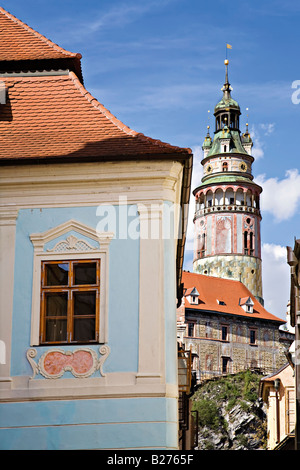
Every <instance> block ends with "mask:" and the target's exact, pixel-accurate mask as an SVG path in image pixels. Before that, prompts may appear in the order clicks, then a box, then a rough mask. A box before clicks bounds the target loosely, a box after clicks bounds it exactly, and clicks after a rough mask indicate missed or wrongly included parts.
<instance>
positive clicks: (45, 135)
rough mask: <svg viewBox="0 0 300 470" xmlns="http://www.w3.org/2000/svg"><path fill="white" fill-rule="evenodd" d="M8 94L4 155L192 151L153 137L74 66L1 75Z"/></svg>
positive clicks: (0, 149)
mask: <svg viewBox="0 0 300 470" xmlns="http://www.w3.org/2000/svg"><path fill="white" fill-rule="evenodd" d="M0 80H3V81H4V82H5V85H6V87H7V89H8V100H7V103H6V104H5V105H0V135H1V139H0V159H1V160H2V161H3V160H7V159H12V160H14V161H15V160H19V159H20V160H24V159H27V158H29V159H43V158H48V157H64V158H68V157H97V158H100V159H101V158H103V159H104V158H108V157H112V158H115V157H120V156H134V157H136V158H138V157H141V156H142V155H150V154H153V157H154V158H155V155H156V156H157V158H159V156H161V155H162V154H164V155H170V156H171V155H174V154H178V155H180V154H181V158H183V157H184V155H185V156H187V155H188V154H189V156H190V154H191V150H190V149H182V148H180V147H174V146H172V145H170V144H165V143H163V142H161V141H159V140H155V139H151V138H150V137H146V136H144V135H143V134H140V133H138V132H136V131H134V130H132V129H130V128H129V127H127V126H126V125H124V124H123V123H122V122H121V121H119V120H118V119H117V118H116V117H114V116H113V115H112V114H111V113H110V112H109V111H108V110H107V109H106V108H105V107H104V106H103V105H102V104H100V103H99V102H98V101H97V100H96V99H95V98H93V97H92V95H91V94H90V93H88V92H87V90H86V89H85V88H84V86H83V85H82V84H81V82H80V81H79V80H78V78H77V77H76V75H75V74H74V73H73V72H70V73H68V74H67V75H55V76H51V75H49V76H26V75H25V76H18V77H15V76H4V75H3V76H2V77H0Z"/></svg>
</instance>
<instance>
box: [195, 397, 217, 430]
mask: <svg viewBox="0 0 300 470" xmlns="http://www.w3.org/2000/svg"><path fill="white" fill-rule="evenodd" d="M193 411H198V416H199V425H200V426H201V427H204V426H207V427H209V428H212V429H217V428H218V427H219V424H220V420H219V414H218V407H217V405H216V403H215V402H214V401H212V400H207V399H200V400H197V401H195V402H194V403H193Z"/></svg>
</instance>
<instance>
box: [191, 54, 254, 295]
mask: <svg viewBox="0 0 300 470" xmlns="http://www.w3.org/2000/svg"><path fill="white" fill-rule="evenodd" d="M225 69H226V73H225V83H224V86H223V88H222V91H223V97H222V99H221V100H220V101H219V102H218V103H217V105H216V106H215V109H214V116H215V132H214V137H213V139H212V138H211V136H210V133H209V126H208V132H207V135H206V137H205V140H204V143H203V147H202V148H203V152H204V157H203V160H202V161H201V164H202V165H203V172H204V173H203V178H202V180H201V184H200V185H199V186H198V187H197V188H196V189H195V190H194V192H193V194H194V196H195V203H196V204H195V216H194V224H195V226H194V234H195V235H194V237H195V238H194V242H195V243H194V262H193V270H194V272H197V273H200V274H206V275H209V276H215V277H222V278H226V279H234V280H240V281H241V282H243V283H244V284H245V285H246V287H248V289H249V290H250V291H251V292H252V294H253V295H254V296H255V297H256V298H257V299H258V300H259V301H260V302H262V303H263V299H262V276H261V238H260V221H261V214H260V194H261V192H262V188H261V187H260V186H258V185H257V184H255V183H254V182H253V175H252V163H253V162H254V158H253V157H252V155H251V150H252V146H253V143H252V139H251V136H250V134H249V131H248V124H246V131H245V132H244V133H243V134H241V132H240V123H239V118H240V115H241V111H240V107H239V104H238V103H237V102H236V101H235V100H234V99H233V98H232V97H231V90H232V88H231V86H230V84H229V81H228V60H225Z"/></svg>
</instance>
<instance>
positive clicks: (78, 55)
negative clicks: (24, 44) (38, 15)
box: [0, 7, 82, 59]
mask: <svg viewBox="0 0 300 470" xmlns="http://www.w3.org/2000/svg"><path fill="white" fill-rule="evenodd" d="M0 13H2V14H3V15H5V16H6V17H7V18H9V19H10V20H12V21H14V22H15V23H17V24H18V25H19V26H21V27H22V28H23V29H25V30H26V31H28V32H29V33H31V34H33V35H34V36H36V37H38V38H39V39H41V40H42V41H43V42H45V43H46V44H47V45H48V46H49V47H51V48H52V49H54V50H55V51H56V52H61V53H62V54H64V55H66V56H69V57H76V58H78V59H81V58H82V55H81V54H80V53H79V52H70V51H67V50H66V49H64V48H62V47H60V46H58V45H57V44H55V43H54V42H53V41H51V40H50V39H48V38H46V37H45V36H43V35H42V34H41V33H39V32H38V31H35V30H34V29H33V28H31V27H30V26H28V25H27V24H26V23H24V22H23V21H21V20H20V19H19V18H17V17H16V16H14V15H12V14H11V13H9V12H8V11H6V10H5V9H4V8H3V7H0Z"/></svg>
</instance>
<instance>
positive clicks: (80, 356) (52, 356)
mask: <svg viewBox="0 0 300 470" xmlns="http://www.w3.org/2000/svg"><path fill="white" fill-rule="evenodd" d="M99 352H100V354H101V356H102V357H100V359H98V356H97V353H96V352H95V351H94V350H92V349H89V348H80V349H77V350H75V351H65V350H62V349H50V350H48V351H46V352H45V353H44V354H43V355H42V356H41V357H40V359H39V361H38V362H37V363H36V362H35V361H34V359H33V358H35V357H36V355H37V350H36V349H35V348H30V349H28V351H27V359H28V361H29V362H30V365H31V367H32V370H33V376H32V377H31V378H32V379H33V378H35V376H36V375H37V374H39V373H40V374H41V375H43V376H44V377H45V378H46V379H58V378H60V377H62V376H63V374H64V373H65V372H66V371H70V372H71V373H72V374H73V376H74V377H77V378H86V377H90V376H91V375H92V374H93V373H94V372H96V371H97V370H99V371H100V375H101V376H102V377H105V374H104V373H103V370H102V366H103V363H104V361H105V360H106V359H107V357H108V355H109V353H110V348H109V346H107V345H103V346H101V347H100V349H99Z"/></svg>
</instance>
